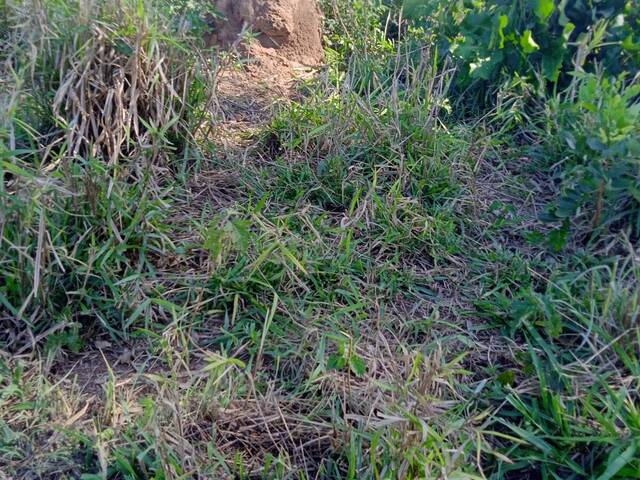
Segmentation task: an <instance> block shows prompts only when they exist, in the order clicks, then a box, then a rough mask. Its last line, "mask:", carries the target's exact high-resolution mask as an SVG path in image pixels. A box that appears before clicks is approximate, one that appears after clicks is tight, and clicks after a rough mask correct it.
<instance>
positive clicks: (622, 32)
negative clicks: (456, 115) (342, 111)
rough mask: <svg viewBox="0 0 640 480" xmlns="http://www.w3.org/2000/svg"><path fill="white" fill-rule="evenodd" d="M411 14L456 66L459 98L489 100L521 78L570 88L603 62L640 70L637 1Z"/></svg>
mask: <svg viewBox="0 0 640 480" xmlns="http://www.w3.org/2000/svg"><path fill="white" fill-rule="evenodd" d="M406 10H407V14H408V16H409V18H411V19H412V20H413V21H414V22H416V23H417V24H420V25H422V26H423V27H424V28H426V29H427V30H428V31H430V32H432V33H433V34H435V36H436V41H437V43H438V48H439V50H440V57H441V58H444V57H447V56H450V57H451V58H453V59H454V60H455V64H456V65H457V67H458V72H457V75H456V86H457V92H461V93H464V95H465V96H466V97H472V98H473V97H475V98H476V99H477V100H478V101H481V102H488V103H493V95H494V94H495V93H496V91H497V90H498V88H499V87H500V85H502V83H503V79H504V78H510V77H512V76H513V75H519V76H520V77H529V80H530V81H535V77H536V76H539V77H541V78H543V79H544V80H546V81H547V82H549V83H551V84H561V85H566V84H567V83H568V82H570V80H571V78H570V75H571V74H572V73H573V72H574V70H575V69H576V67H577V68H583V67H584V68H586V69H589V70H593V65H595V64H596V62H599V63H601V64H602V65H603V67H604V69H605V71H607V72H608V73H610V74H614V75H616V74H618V73H621V72H624V71H635V70H637V68H638V67H639V66H640V63H639V57H638V52H639V50H640V38H639V37H638V21H639V19H640V17H639V13H638V12H640V5H639V4H638V2H637V1H636V0H628V1H624V0H615V1H610V2H583V1H573V0H570V1H558V0H519V1H517V2H512V1H501V0H492V1H480V2H466V1H462V0H457V1H452V2H449V1H447V2H443V1H439V0H424V1H421V0H411V1H409V2H407V5H406Z"/></svg>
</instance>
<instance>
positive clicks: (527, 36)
mask: <svg viewBox="0 0 640 480" xmlns="http://www.w3.org/2000/svg"><path fill="white" fill-rule="evenodd" d="M520 46H521V47H522V50H523V51H524V53H533V52H535V51H536V50H539V49H540V45H538V44H537V43H536V41H535V40H534V39H533V33H531V30H525V32H524V33H523V34H522V36H521V37H520Z"/></svg>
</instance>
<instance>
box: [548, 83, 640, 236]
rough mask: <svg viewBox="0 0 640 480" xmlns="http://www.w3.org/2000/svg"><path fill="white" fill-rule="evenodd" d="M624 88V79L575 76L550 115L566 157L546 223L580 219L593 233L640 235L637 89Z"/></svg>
mask: <svg viewBox="0 0 640 480" xmlns="http://www.w3.org/2000/svg"><path fill="white" fill-rule="evenodd" d="M627 83H628V82H627V79H626V77H625V76H621V77H619V78H617V79H616V78H607V77H603V76H602V75H596V74H582V75H579V76H578V77H577V79H576V82H575V88H571V89H570V90H569V91H568V92H567V93H566V94H565V96H564V98H563V100H562V101H561V102H560V104H559V105H558V108H552V109H551V117H552V118H554V119H556V120H555V121H552V122H551V124H552V125H553V130H552V131H550V132H549V134H550V137H551V138H553V137H554V136H555V137H556V138H557V143H558V145H561V148H563V151H564V152H565V153H564V155H563V156H564V159H563V162H562V163H561V166H562V172H561V179H562V193H561V198H560V199H559V200H558V201H557V202H555V203H554V204H553V205H551V206H550V208H549V210H548V212H547V214H546V215H545V216H544V218H545V219H546V220H551V221H563V220H566V219H570V218H573V217H574V216H575V215H577V214H581V215H582V216H583V217H584V216H587V217H588V218H589V219H590V223H591V227H592V228H594V229H596V228H602V227H605V226H607V227H610V226H616V225H617V226H625V225H630V226H631V228H632V231H633V234H634V235H635V236H638V235H640V101H639V100H638V94H640V85H639V84H637V83H635V84H632V85H627ZM574 93H575V95H574ZM574 96H575V99H574ZM553 132H556V135H553ZM558 136H559V137H560V138H558ZM567 147H568V149H567Z"/></svg>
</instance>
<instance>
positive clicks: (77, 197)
mask: <svg viewBox="0 0 640 480" xmlns="http://www.w3.org/2000/svg"><path fill="white" fill-rule="evenodd" d="M101 5H102V4H101ZM181 5H182V4H180V5H178V6H175V5H174V6H173V7H172V8H169V7H167V6H166V5H164V4H163V3H159V2H148V3H136V4H134V3H126V4H125V5H124V10H123V13H122V12H121V13H118V12H114V11H113V10H111V9H109V8H108V5H106V4H104V5H102V7H103V8H102V9H99V10H98V11H97V13H96V15H98V17H99V21H98V20H96V19H90V18H89V19H86V21H85V22H87V23H84V24H81V25H73V26H74V28H71V26H70V25H71V24H70V23H69V22H70V21H71V20H70V19H72V18H75V17H74V16H73V15H72V14H71V13H72V12H75V11H76V10H77V9H78V8H80V7H82V6H86V5H85V4H84V3H82V2H80V3H75V2H67V1H65V2H48V1H47V2H43V3H37V4H36V3H33V4H32V3H31V2H7V3H4V4H2V5H0V10H2V11H4V12H6V13H7V14H6V15H3V16H2V18H3V19H4V20H2V22H5V23H7V24H9V25H12V26H13V27H15V28H14V29H13V30H11V31H7V32H4V31H3V32H2V34H1V36H0V41H1V42H2V48H0V58H1V59H2V60H3V67H2V70H0V72H1V74H2V78H0V82H1V83H2V85H7V86H9V87H10V88H7V89H3V90H2V91H1V92H0V106H1V107H2V111H1V112H0V113H1V114H2V115H1V117H0V179H1V182H0V327H1V328H2V332H3V333H2V334H1V335H0V474H2V475H5V476H8V478H65V479H66V478H69V479H71V478H83V479H85V480H88V479H96V480H97V479H105V478H109V479H136V480H137V479H188V478H274V479H291V478H300V479H303V478H304V479H311V478H327V479H359V478H371V479H391V478H407V479H412V478H415V479H417V478H430V479H431V478H432V479H445V478H448V479H483V478H486V479H512V478H550V479H600V480H607V479H631V478H640V474H639V473H638V472H640V442H639V440H638V438H640V406H639V405H640V404H639V402H640V398H639V397H638V391H640V350H639V348H640V347H639V345H640V330H639V329H638V319H639V318H638V317H639V316H640V293H639V292H640V289H639V285H640V263H639V262H640V261H639V259H638V255H637V248H636V247H635V245H636V243H637V231H636V228H635V223H634V222H635V217H634V215H635V213H634V212H636V210H635V207H636V205H635V203H634V200H633V198H634V197H633V192H634V190H633V185H634V182H637V171H635V170H634V168H635V167H634V166H633V165H635V164H634V163H633V162H634V160H633V158H634V157H633V152H634V148H635V144H636V143H637V139H636V137H635V132H636V130H637V125H635V124H634V123H633V122H632V121H631V118H632V116H629V115H626V114H628V113H632V114H634V115H635V113H634V112H636V110H637V99H636V98H635V97H634V95H635V94H634V93H633V92H634V91H635V90H633V89H632V87H631V86H630V85H631V84H625V83H624V79H622V80H618V81H617V82H618V83H615V82H613V83H608V82H609V81H608V80H607V81H605V80H604V79H605V77H601V76H598V75H600V73H599V72H598V74H597V75H596V74H588V75H587V76H586V77H584V78H576V79H575V83H572V84H571V85H569V87H568V88H567V90H566V91H562V92H560V93H558V92H553V93H551V92H537V91H536V89H535V87H534V85H533V84H532V83H529V79H527V78H526V77H522V78H519V79H518V78H516V79H512V80H513V81H511V82H510V83H509V84H508V85H507V86H505V83H504V82H502V83H500V85H499V86H498V85H494V87H495V88H496V89H498V90H499V89H500V88H502V90H501V91H499V92H498V93H497V94H496V98H498V99H499V101H498V105H497V106H496V108H493V109H489V110H485V111H483V112H482V114H481V115H476V114H474V115H471V114H469V112H470V111H475V112H477V111H478V109H479V105H469V108H466V107H462V106H461V103H460V102H461V101H463V100H464V99H469V98H471V97H473V95H474V94H482V95H491V94H492V93H490V92H489V91H487V92H467V93H470V94H471V95H470V96H466V95H467V94H466V93H464V94H463V93H460V92H459V91H458V90H456V89H455V88H453V89H452V85H454V84H456V82H458V81H459V80H460V79H459V77H456V75H458V73H456V72H455V71H454V70H453V69H451V68H450V67H451V64H450V63H449V62H450V61H451V60H447V59H445V58H441V57H439V54H436V52H435V50H433V49H431V48H429V42H430V40H429V39H430V38H431V36H430V35H431V34H432V33H433V34H435V33H439V34H441V33H442V32H436V31H429V30H428V29H427V28H426V27H424V26H422V27H418V26H416V25H408V24H406V23H402V22H400V25H399V24H398V22H397V21H396V17H395V16H394V15H396V13H397V11H396V10H394V9H393V8H392V7H389V6H388V5H387V6H385V5H383V4H378V3H375V8H373V7H374V3H372V2H323V6H324V7H325V13H326V16H327V18H326V28H327V48H328V55H327V58H328V65H327V67H326V69H325V70H324V71H323V72H322V73H321V74H319V75H318V77H317V78H315V79H314V80H311V81H308V82H305V83H304V84H303V85H301V87H300V90H301V92H302V93H303V94H302V95H301V96H300V97H299V98H298V99H297V100H291V101H289V100H287V101H281V102H278V103H277V104H276V105H275V106H274V107H273V109H272V111H269V112H268V115H267V114H266V113H265V112H263V113H265V115H264V116H261V118H263V117H266V120H265V121H264V123H263V124H260V125H251V127H252V130H253V131H255V132H256V133H255V135H254V136H253V138H252V140H253V145H252V147H251V148H250V149H249V150H248V151H247V152H242V153H243V154H244V155H245V156H246V157H247V158H246V160H245V161H243V162H242V168H238V158H237V156H238V152H231V153H230V152H228V151H227V150H225V149H224V148H223V147H222V146H221V145H219V144H218V143H217V138H209V137H208V135H209V133H210V134H211V136H212V137H215V136H216V135H217V134H218V133H220V130H219V129H224V128H229V127H228V124H225V123H224V122H223V121H221V119H220V118H219V117H218V115H219V113H220V112H219V111H218V110H217V105H226V104H225V103H224V101H220V100H224V98H216V97H215V93H216V92H215V91H214V89H213V87H215V82H214V83H212V84H210V85H209V84H207V81H209V80H212V79H214V78H217V79H218V80H217V81H223V80H220V77H216V72H215V68H218V66H220V65H223V64H225V62H228V59H225V60H224V61H222V60H220V59H218V58H217V57H215V53H214V52H212V51H209V50H204V49H203V47H202V45H200V44H199V43H198V42H197V41H196V38H197V35H200V34H201V33H202V32H201V31H200V30H194V31H183V30H181V29H176V28H174V27H175V25H176V24H178V25H183V26H184V25H191V26H194V28H195V27H197V28H204V27H205V26H206V21H205V20H206V18H205V17H204V16H200V14H203V15H204V12H205V11H204V10H200V9H201V8H204V7H203V6H201V5H187V6H181ZM174 7H175V8H174ZM183 7H184V8H183ZM176 8H177V10H176ZM28 12H35V13H36V14H35V15H27V13H28ZM25 15H27V16H25ZM179 15H182V17H178V18H183V19H184V18H188V19H190V20H189V22H187V23H184V24H181V23H180V22H177V23H176V24H174V23H173V22H171V21H169V19H170V18H173V19H175V18H176V16H179ZM387 15H390V16H389V18H387ZM26 20H29V21H28V22H27V21H26ZM65 26H67V27H69V28H65ZM92 26H93V27H95V28H104V29H105V31H110V32H111V34H110V35H107V36H106V37H105V38H104V39H102V40H100V42H101V43H91V42H97V40H91V39H90V38H89V37H88V36H86V31H85V27H86V28H91V27H92ZM143 26H144V28H142V27H143ZM345 26H350V28H349V29H348V30H347V31H345V30H343V29H344V28H345ZM139 27H140V28H141V29H140V30H139V31H140V32H142V34H141V35H142V36H143V37H144V38H145V39H146V40H145V42H147V43H144V42H143V43H144V44H136V43H135V38H136V37H135V36H134V35H133V33H132V32H134V31H137V30H136V28H139ZM538 27H539V26H538ZM433 28H437V27H436V26H433ZM385 29H386V30H385ZM45 33H46V35H45ZM80 45H85V47H86V48H85V49H83V48H80ZM92 45H93V46H95V45H100V46H101V47H103V48H105V49H106V50H105V51H108V50H109V49H112V50H113V51H114V53H113V58H116V59H119V60H118V61H121V60H123V61H124V63H123V64H126V65H131V64H130V63H127V61H128V60H129V59H130V58H133V57H131V55H133V52H135V51H137V52H138V53H140V54H142V53H144V54H149V55H150V56H151V57H153V56H154V55H158V56H157V57H153V58H156V59H160V58H169V59H171V64H170V65H169V64H163V63H162V62H161V63H160V64H158V65H165V67H166V70H165V71H164V72H165V74H166V75H169V77H168V78H167V79H166V82H167V83H166V84H163V85H160V84H159V83H157V79H156V81H151V82H149V83H148V84H146V87H145V88H148V89H149V90H148V91H147V94H148V95H149V96H143V97H141V98H143V99H147V98H156V97H154V95H156V94H157V95H159V96H160V97H162V92H166V91H167V90H164V89H165V88H169V87H167V84H170V85H171V88H174V86H175V85H182V86H183V87H184V89H183V90H181V91H183V92H185V95H184V96H180V97H179V98H177V97H172V100H167V102H166V103H164V104H163V105H162V108H160V110H154V109H152V108H149V109H147V110H145V109H144V108H142V106H141V108H140V110H139V123H138V126H143V127H140V128H141V129H140V130H139V131H138V132H137V133H135V131H134V129H132V130H131V131H128V133H127V134H126V135H125V136H124V137H122V138H123V139H124V140H123V143H122V144H121V145H120V147H121V148H120V150H118V151H117V152H116V154H114V149H113V144H108V143H100V142H102V141H103V138H102V137H100V136H99V135H97V136H92V135H93V133H91V134H86V135H85V137H82V134H80V133H78V132H79V131H78V129H77V128H76V127H77V125H76V124H73V122H72V121H71V120H72V118H73V114H74V112H77V111H78V110H77V108H79V107H78V105H77V104H75V103H73V102H71V101H70V103H69V104H68V106H67V107H65V108H62V109H60V108H58V110H57V111H56V108H55V106H54V103H55V102H54V99H55V98H56V92H58V93H59V92H60V89H61V88H63V87H62V86H63V85H64V82H63V81H62V80H63V79H64V78H70V77H67V76H65V75H72V73H73V72H72V73H68V72H69V71H70V70H72V69H71V68H70V65H87V63H85V61H86V60H87V58H89V57H88V55H90V54H89V53H87V52H89V51H90V50H91V49H90V48H89V46H92ZM33 46H36V47H38V48H36V49H35V50H33V49H32V47H33ZM136 49H138V50H136ZM34 51H35V53H30V52H34ZM187 52H189V54H187ZM96 55H97V54H96ZM163 56H164V57H163ZM92 58H93V57H92ZM95 58H97V59H98V60H97V65H100V64H101V63H100V62H102V61H104V58H105V57H100V56H95ZM211 59H212V60H211ZM74 62H75V63H74ZM123 64H120V65H123ZM145 65H146V64H141V65H140V67H139V68H140V70H139V72H141V73H144V72H147V70H145V68H146V66H145ZM165 67H163V68H165ZM226 67H227V68H240V66H238V65H226ZM221 68H222V67H221ZM33 72H34V73H33ZM85 73H86V78H91V79H95V78H101V79H104V78H107V77H100V76H96V77H93V76H92V73H91V71H90V70H87V72H85ZM74 78H75V77H74ZM83 78H85V77H83ZM150 78H151V77H150ZM94 81H95V80H94ZM79 82H80V81H79ZM594 82H595V83H594ZM598 82H600V83H598ZM89 83H91V82H89ZM160 83H162V82H160ZM80 84H84V85H86V84H85V83H82V82H80V83H78V85H80ZM207 85H209V86H210V87H211V88H209V87H208V86H207ZM585 85H586V87H585ZM581 86H582V87H581ZM589 86H590V87H589ZM65 88H66V87H65ZM580 88H582V89H583V94H582V98H581V99H580V100H575V99H574V100H575V103H571V102H573V101H574V100H572V99H571V91H573V90H575V91H576V92H577V91H578V90H580ZM585 88H586V89H589V88H591V89H590V90H589V91H588V92H585V91H584V89H585ZM633 88H635V87H633ZM174 89H175V88H174ZM598 91H601V94H599V93H597V92H598ZM65 92H67V93H66V94H67V95H69V96H68V98H76V97H74V96H73V94H72V93H69V91H68V90H65ZM594 92H595V93H594ZM602 92H604V93H602ZM616 92H617V93H616ZM629 92H630V93H629ZM253 93H255V94H256V95H258V94H259V93H258V92H253ZM494 93H495V91H494ZM618 93H619V94H620V95H618ZM129 94H130V92H128V91H125V92H124V93H123V98H129V97H127V95H129ZM247 94H249V92H248V93H247ZM588 94H589V95H592V97H589V98H591V100H593V99H594V98H595V99H596V100H598V101H601V102H604V103H603V104H602V105H600V107H598V108H596V109H595V110H594V109H592V108H590V107H589V105H590V103H589V98H587V97H588ZM220 95H222V94H220ZM594 95H595V97H593V96H594ZM617 95H618V96H617ZM78 98H80V97H78ZM162 98H165V97H162ZM165 99H166V98H165ZM141 101H143V100H141ZM144 101H145V102H146V100H144ZM634 102H636V103H634ZM91 105H93V106H95V104H93V103H92V104H91ZM145 105H147V104H146V103H145ZM83 108H84V107H83ZM621 112H622V113H621ZM625 112H626V113H625ZM91 113H92V115H94V117H95V118H96V119H98V120H99V121H108V120H109V119H110V118H111V117H109V116H108V115H105V114H104V112H102V111H99V110H92V111H91ZM156 115H157V116H156ZM620 115H622V116H623V117H624V121H622V120H620ZM625 115H626V116H625ZM576 118H578V119H581V120H582V122H583V123H580V124H579V125H577V126H575V127H572V126H571V125H572V124H571V122H572V121H575V119H576ZM633 118H635V117H633ZM616 119H617V120H616ZM618 120H620V121H618ZM613 124H615V125H614V126H615V128H614V127H613V126H611V125H613ZM598 125H600V126H602V125H604V126H608V127H607V128H608V130H606V131H607V132H609V133H611V132H614V131H615V132H617V133H616V135H618V137H616V139H615V141H614V140H611V139H610V140H611V142H610V144H609V150H607V148H604V147H603V144H597V145H596V144H594V143H593V142H591V141H590V140H589V139H588V138H587V137H588V133H589V132H588V131H587V130H586V129H587V127H588V128H589V129H592V130H594V131H595V130H597V129H598ZM616 125H617V126H616ZM210 126H212V127H211V128H209V127H210ZM609 127H611V128H609ZM603 128H604V127H603ZM616 128H617V129H618V130H616ZM205 132H208V133H205ZM615 132H614V133H615ZM85 133H86V132H85ZM223 133H227V132H223ZM230 133H232V134H239V135H246V134H247V132H246V131H240V132H230ZM568 133H571V134H572V135H574V137H575V138H574V140H575V146H574V147H571V146H570V145H569V147H570V148H569V149H567V138H570V137H568V136H567V134H568ZM611 134H612V135H613V133H611ZM78 135H80V136H78ZM74 142H80V143H79V145H81V146H80V147H79V149H78V151H77V152H76V153H75V154H72V153H70V152H71V151H72V150H73V148H72V146H73V145H74V144H75V143H74ZM634 142H635V143H634ZM570 143H571V142H570ZM601 143H602V142H601ZM94 144H96V145H99V146H100V145H101V146H100V147H99V148H98V147H96V148H95V149H94V150H93V153H92V154H90V150H91V148H92V145H94ZM238 148H240V147H238ZM589 149H591V150H589ZM594 152H596V153H597V155H598V156H592V155H591V154H592V153H594ZM114 155H115V156H114ZM594 155H595V154H594ZM113 158H116V159H117V161H112V159H113ZM615 159H617V160H620V162H621V163H619V164H620V165H624V166H625V168H623V169H622V170H620V169H618V170H615V169H613V170H607V168H608V166H609V165H610V162H611V161H613V160H615ZM594 172H595V173H594ZM590 175H591V176H590ZM594 175H600V176H599V177H597V179H599V180H598V181H604V180H603V179H605V180H606V181H607V182H609V183H606V185H605V188H604V189H599V188H598V182H596V188H595V190H589V188H591V187H590V186H592V185H591V183H589V182H591V180H592V179H593V178H596V177H595V176H594ZM607 179H608V180H607ZM580 182H582V187H580V188H581V189H582V190H580V191H581V192H582V193H583V194H584V196H583V197H580V199H579V200H580V202H578V203H579V205H578V204H577V203H575V204H572V206H571V208H568V207H567V209H565V210H566V211H565V210H562V206H563V205H564V206H566V198H567V195H568V193H567V192H569V197H570V196H571V195H570V193H571V186H572V185H573V186H575V185H578V184H581V183H580ZM585 182H586V183H585ZM616 182H618V183H616ZM587 187H589V188H587ZM576 188H577V187H576ZM594 192H595V193H594ZM598 192H600V193H598ZM572 198H573V197H572ZM574 200H575V198H574ZM563 202H564V203H563ZM574 207H575V208H574ZM619 207H624V211H622V210H620V208H619ZM559 209H560V210H559ZM616 209H618V210H620V213H621V215H618V216H615V217H612V216H611V214H610V213H607V212H610V211H616ZM554 212H555V213H556V214H558V212H560V213H562V212H564V213H563V215H562V216H561V217H562V218H560V217H558V218H555V217H554V218H550V214H551V213H554ZM596 216H599V218H595V217H596ZM543 220H544V221H543ZM595 220H598V221H597V222H596V221H595ZM2 475H0V477H2Z"/></svg>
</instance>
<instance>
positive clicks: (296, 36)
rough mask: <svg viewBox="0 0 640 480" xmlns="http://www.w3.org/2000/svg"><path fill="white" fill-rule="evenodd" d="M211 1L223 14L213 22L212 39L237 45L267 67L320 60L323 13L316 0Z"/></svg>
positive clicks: (294, 65) (304, 64)
mask: <svg viewBox="0 0 640 480" xmlns="http://www.w3.org/2000/svg"><path fill="white" fill-rule="evenodd" d="M214 5H215V7H216V10H218V12H220V13H221V14H222V15H223V17H224V18H222V19H218V20H216V21H215V22H214V29H215V33H214V34H213V36H212V38H211V39H210V42H211V43H213V44H219V45H222V46H223V47H227V48H228V47H231V48H237V49H238V50H239V51H241V52H242V53H243V54H247V55H248V56H249V57H250V58H251V59H253V61H254V63H255V64H257V65H258V66H259V67H260V68H266V69H268V70H274V69H279V68H280V69H281V68H283V67H296V66H306V67H312V66H318V65H320V64H321V63H322V61H323V59H324V52H323V49H322V33H321V27H322V14H321V12H320V9H319V8H318V6H317V4H316V1H315V0H214ZM247 39H249V41H245V40H247Z"/></svg>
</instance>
